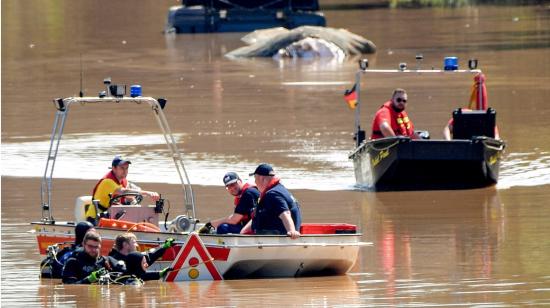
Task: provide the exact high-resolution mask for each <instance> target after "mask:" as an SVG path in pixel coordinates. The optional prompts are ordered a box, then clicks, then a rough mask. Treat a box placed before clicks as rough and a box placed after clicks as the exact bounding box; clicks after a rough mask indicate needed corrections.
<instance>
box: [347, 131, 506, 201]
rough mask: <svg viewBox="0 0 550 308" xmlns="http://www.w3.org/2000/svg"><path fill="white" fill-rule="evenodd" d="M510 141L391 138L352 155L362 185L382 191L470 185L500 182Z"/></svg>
mask: <svg viewBox="0 0 550 308" xmlns="http://www.w3.org/2000/svg"><path fill="white" fill-rule="evenodd" d="M504 146H505V144H504V142H503V141H500V140H496V139H493V138H487V137H477V138H472V139H471V140H411V139H410V138H406V137H391V138H383V139H378V140H372V141H368V142H366V143H363V144H362V145H361V146H359V147H358V148H357V149H356V150H355V151H354V152H353V153H352V154H351V155H350V158H351V159H352V160H353V162H354V168H355V177H356V181H357V184H359V185H365V186H369V187H373V188H374V189H375V190H377V191H392V190H437V189H470V188H480V187H486V186H490V185H494V184H496V183H497V181H498V174H499V167H500V159H501V156H502V153H503V150H504Z"/></svg>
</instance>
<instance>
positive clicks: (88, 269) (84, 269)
mask: <svg viewBox="0 0 550 308" xmlns="http://www.w3.org/2000/svg"><path fill="white" fill-rule="evenodd" d="M100 252H101V237H100V236H99V234H97V233H96V232H88V233H86V235H85V236H84V240H83V241H82V249H78V250H77V251H76V252H75V253H74V254H73V256H72V257H70V258H69V260H67V263H66V264H65V266H64V267H63V274H62V279H63V283H66V284H91V283H95V282H97V281H98V280H99V279H100V277H101V276H103V275H105V274H107V273H108V271H120V272H122V271H124V270H125V267H124V266H123V264H117V263H118V261H117V260H115V259H114V258H111V257H102V256H101V254H100Z"/></svg>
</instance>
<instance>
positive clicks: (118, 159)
mask: <svg viewBox="0 0 550 308" xmlns="http://www.w3.org/2000/svg"><path fill="white" fill-rule="evenodd" d="M126 163H128V164H131V163H132V162H131V161H129V160H126V159H124V158H122V155H116V156H115V158H113V163H112V164H111V166H112V167H117V166H120V165H124V164H126Z"/></svg>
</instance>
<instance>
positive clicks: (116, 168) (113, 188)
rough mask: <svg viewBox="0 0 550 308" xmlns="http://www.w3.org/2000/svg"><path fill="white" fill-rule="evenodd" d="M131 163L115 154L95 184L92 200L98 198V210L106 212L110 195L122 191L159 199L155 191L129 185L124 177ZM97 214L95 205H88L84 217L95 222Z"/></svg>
mask: <svg viewBox="0 0 550 308" xmlns="http://www.w3.org/2000/svg"><path fill="white" fill-rule="evenodd" d="M131 163H132V162H131V161H129V160H126V159H124V158H122V156H120V155H117V156H115V158H114V159H113V162H112V164H111V171H109V172H108V173H107V174H106V175H105V176H103V178H101V180H99V181H98V182H97V184H96V185H95V187H94V191H93V193H92V196H93V197H92V200H99V204H98V210H99V211H100V212H106V211H107V210H108V209H109V206H111V205H110V200H111V197H114V196H116V195H119V194H123V193H132V192H136V193H139V194H141V195H143V196H148V197H150V198H151V200H153V201H154V202H156V201H157V200H159V199H160V196H159V194H158V193H156V192H153V191H146V190H141V188H139V187H137V186H135V185H133V186H132V187H130V184H129V183H128V180H127V179H126V177H127V176H128V168H129V167H130V164H131ZM97 215H98V213H96V209H95V206H93V205H90V206H88V209H87V210H86V219H87V220H88V221H89V222H91V223H93V224H97V221H96V219H97Z"/></svg>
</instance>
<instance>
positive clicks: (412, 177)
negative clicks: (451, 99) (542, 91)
mask: <svg viewBox="0 0 550 308" xmlns="http://www.w3.org/2000/svg"><path fill="white" fill-rule="evenodd" d="M421 59H422V57H421V56H417V60H421ZM450 60H455V61H456V58H454V59H450ZM447 62H448V61H447V59H446V66H445V67H444V69H443V70H439V69H431V70H421V69H407V67H406V64H404V63H401V65H400V68H399V69H396V70H375V69H368V60H366V59H363V60H361V61H360V62H359V66H360V67H359V70H358V72H357V74H356V84H355V87H354V89H357V91H356V92H355V91H354V93H352V94H353V95H352V96H354V97H352V98H355V99H356V108H355V110H356V113H355V115H356V119H355V122H356V133H355V140H356V148H355V149H354V150H353V151H352V152H351V153H350V155H349V158H350V159H351V160H353V164H354V172H355V179H356V183H357V185H358V186H360V187H367V189H373V190H375V191H397V190H443V189H471V188H481V187H486V186H490V185H494V184H496V183H497V181H498V175H499V168H500V161H501V157H502V155H503V152H504V148H505V146H506V143H505V142H504V141H503V140H500V139H496V138H495V137H496V136H495V127H496V111H495V110H494V109H492V108H490V107H487V95H486V88H485V84H484V81H485V77H484V75H483V74H482V72H481V70H479V69H477V60H470V61H469V69H468V70H459V69H458V65H457V63H456V62H452V61H451V62H450V64H448V63H447ZM367 75H373V76H375V77H376V76H381V75H384V76H388V75H390V76H395V78H398V79H399V80H400V81H401V82H402V80H403V78H409V77H410V78H417V77H421V76H427V75H430V76H431V77H436V78H435V79H437V77H438V76H447V77H453V78H454V77H458V76H461V75H462V76H464V75H471V76H474V81H475V83H474V86H473V87H472V89H473V93H472V95H471V100H472V102H471V103H473V104H475V108H473V109H474V110H463V109H462V108H457V109H455V110H454V111H453V112H452V118H453V121H454V125H453V126H454V128H453V139H452V140H437V139H429V133H428V132H427V131H419V133H420V136H421V137H422V136H423V137H422V138H421V139H411V138H409V137H403V136H396V137H387V138H380V139H376V140H370V139H366V137H365V131H364V130H361V128H360V121H359V112H360V111H359V110H360V104H361V100H360V96H359V94H360V90H359V89H360V83H361V78H362V77H363V76H367ZM348 96H349V93H348ZM446 120H447V119H445V121H446ZM445 123H447V122H442V125H441V127H442V128H443V126H444V124H445Z"/></svg>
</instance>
